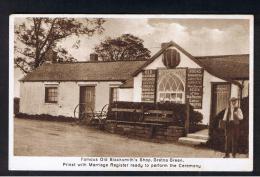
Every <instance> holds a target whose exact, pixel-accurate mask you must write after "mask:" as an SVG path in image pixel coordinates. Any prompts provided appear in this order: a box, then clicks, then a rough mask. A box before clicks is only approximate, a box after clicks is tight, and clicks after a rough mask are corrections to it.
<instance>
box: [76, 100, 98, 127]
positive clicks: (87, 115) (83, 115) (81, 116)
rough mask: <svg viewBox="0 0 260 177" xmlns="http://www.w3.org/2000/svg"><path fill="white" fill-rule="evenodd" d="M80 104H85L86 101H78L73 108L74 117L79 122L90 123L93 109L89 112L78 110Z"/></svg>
mask: <svg viewBox="0 0 260 177" xmlns="http://www.w3.org/2000/svg"><path fill="white" fill-rule="evenodd" d="M82 106H86V103H79V104H78V105H77V106H76V107H75V109H74V117H75V118H76V119H78V120H79V122H80V123H86V124H91V121H92V119H93V118H94V110H93V109H92V108H91V112H85V111H80V110H81V108H82Z"/></svg>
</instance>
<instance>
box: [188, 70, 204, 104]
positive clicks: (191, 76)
mask: <svg viewBox="0 0 260 177" xmlns="http://www.w3.org/2000/svg"><path fill="white" fill-rule="evenodd" d="M203 73H204V70H203V69H202V68H189V69H188V70H187V87H186V97H187V101H188V102H189V103H190V105H192V106H193V107H194V108H195V109H201V108H202V95H203V75H204V74H203Z"/></svg>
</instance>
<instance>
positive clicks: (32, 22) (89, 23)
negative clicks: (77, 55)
mask: <svg viewBox="0 0 260 177" xmlns="http://www.w3.org/2000/svg"><path fill="white" fill-rule="evenodd" d="M104 22H105V20H104V19H102V18H98V19H85V18H84V19H83V18H81V19H76V18H38V17H37V18H26V19H25V21H24V22H23V23H21V24H20V25H16V26H15V47H14V49H15V58H14V63H15V66H16V67H18V68H20V69H21V70H22V71H23V72H25V73H28V72H31V71H33V70H34V69H36V68H37V67H39V66H40V65H42V64H43V63H44V62H45V61H46V59H47V57H48V54H49V53H52V54H53V53H54V54H55V56H56V57H57V62H65V61H66V62H68V61H75V60H76V59H74V58H73V57H72V56H71V55H69V54H68V51H67V50H66V49H65V48H63V47H62V46H61V45H60V42H62V40H64V39H66V38H68V37H70V36H76V37H77V40H76V42H75V43H74V44H73V47H74V48H78V47H79V45H80V39H79V36H80V35H87V36H93V35H94V34H95V33H98V34H100V33H102V32H103V30H104V28H103V27H102V25H103V23H104ZM50 51H51V52H50Z"/></svg>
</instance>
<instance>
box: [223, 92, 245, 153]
mask: <svg viewBox="0 0 260 177" xmlns="http://www.w3.org/2000/svg"><path fill="white" fill-rule="evenodd" d="M242 119H243V113H242V111H241V109H240V108H239V106H238V99H237V98H234V97H232V98H231V99H230V103H229V105H228V107H227V108H226V110H225V114H224V117H223V121H224V122H225V157H224V158H229V154H230V152H232V157H233V158H235V157H236V153H237V146H238V144H237V143H238V138H239V123H240V120H242Z"/></svg>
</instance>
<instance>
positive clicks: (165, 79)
mask: <svg viewBox="0 0 260 177" xmlns="http://www.w3.org/2000/svg"><path fill="white" fill-rule="evenodd" d="M173 77H175V78H177V79H178V82H179V84H178V85H177V81H175V80H174V82H175V83H174V84H175V86H176V89H175V90H166V85H167V84H169V80H170V79H174V78H173ZM161 84H162V86H163V87H164V91H162V90H161V88H160V87H161ZM172 84H173V83H172ZM172 84H170V85H169V86H170V88H171V89H172V88H173V85H172ZM180 86H181V87H182V89H183V90H182V89H180ZM185 89H186V88H185V84H184V83H183V81H182V80H181V78H179V77H178V75H177V74H174V73H168V74H165V75H164V76H163V77H162V78H161V79H160V80H158V87H157V95H158V96H157V100H158V102H173V103H180V104H184V103H185V102H186V100H185V95H186V90H185ZM167 94H170V99H169V100H167V96H166V95H167ZM171 94H175V95H176V96H175V99H172V98H171ZM178 94H181V100H177V97H178V96H177V95H178ZM161 95H164V98H163V100H162V99H161Z"/></svg>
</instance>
